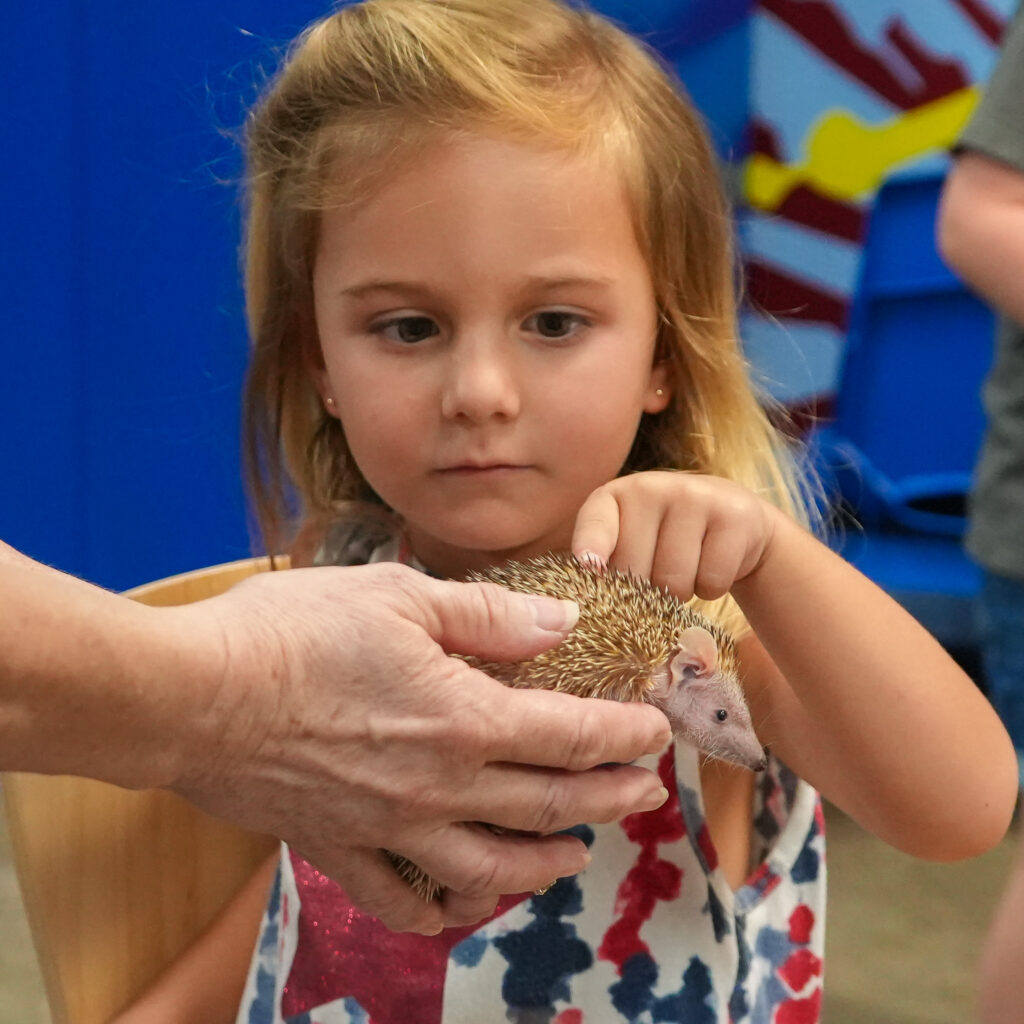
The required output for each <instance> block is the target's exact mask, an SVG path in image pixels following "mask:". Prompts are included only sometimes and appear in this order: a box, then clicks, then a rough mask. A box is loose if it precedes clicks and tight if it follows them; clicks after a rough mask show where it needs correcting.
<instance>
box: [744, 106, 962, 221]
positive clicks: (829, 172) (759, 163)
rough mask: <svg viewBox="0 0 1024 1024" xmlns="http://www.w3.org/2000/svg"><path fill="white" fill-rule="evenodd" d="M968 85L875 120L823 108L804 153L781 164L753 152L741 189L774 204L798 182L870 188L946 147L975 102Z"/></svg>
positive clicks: (834, 188)
mask: <svg viewBox="0 0 1024 1024" xmlns="http://www.w3.org/2000/svg"><path fill="white" fill-rule="evenodd" d="M979 92H980V90H979V89H978V87H977V86H969V87H967V88H965V89H960V90H958V91H957V92H954V93H950V94H949V95H948V96H943V97H942V98H941V99H937V100H933V101H932V102H931V103H924V104H922V105H921V106H920V107H916V108H915V109H913V110H908V111H907V112H906V113H904V114H901V115H900V116H898V117H895V118H893V119H892V120H890V121H886V122H884V123H882V124H879V125H869V124H865V123H864V121H862V120H860V119H859V118H856V117H854V116H853V115H852V114H850V113H849V112H847V111H845V110H833V111H829V112H827V113H826V114H825V115H824V116H823V117H822V118H821V119H820V120H819V121H818V122H816V124H815V126H814V128H813V129H812V130H811V132H810V134H809V137H808V142H807V145H806V151H807V159H806V160H805V161H804V162H803V163H801V164H783V163H779V162H778V161H777V160H773V159H772V158H771V157H769V156H765V155H764V154H762V153H755V154H754V155H753V156H752V157H751V158H750V159H749V160H748V161H747V165H746V172H745V176H744V192H745V194H746V196H747V198H748V199H749V200H750V203H751V205H753V206H755V207H757V208H759V209H762V210H774V209H776V208H777V207H778V206H779V205H781V203H782V202H783V201H784V200H785V198H786V196H788V195H789V193H790V192H792V191H793V189H794V188H796V187H797V186H798V185H802V184H806V185H809V186H810V187H811V188H813V189H814V190H815V191H817V192H820V193H822V194H823V195H827V196H832V197H834V198H836V199H840V200H844V201H849V200H857V199H860V198H862V197H863V196H865V195H866V194H868V193H870V192H873V191H874V190H875V189H876V188H877V187H878V184H879V182H881V181H882V179H883V178H884V177H885V176H886V174H887V173H888V171H889V170H890V169H891V168H893V167H895V166H896V165H897V164H902V163H906V162H908V161H910V160H912V159H913V158H915V157H918V156H921V155H922V154H924V153H927V152H929V151H931V150H936V149H948V148H949V147H950V146H951V145H952V144H953V143H954V142H955V141H956V139H957V137H958V136H959V134H960V132H961V130H962V129H963V126H964V125H965V124H966V122H967V119H968V118H969V117H970V115H971V111H972V110H973V109H974V106H975V104H976V103H977V102H978V95H979Z"/></svg>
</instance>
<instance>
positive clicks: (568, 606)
mask: <svg viewBox="0 0 1024 1024" xmlns="http://www.w3.org/2000/svg"><path fill="white" fill-rule="evenodd" d="M525 596H526V599H527V601H529V603H530V605H529V607H530V614H531V615H532V616H533V621H534V622H535V623H536V624H537V626H538V627H539V628H540V629H544V630H547V631H548V632H549V633H568V632H569V631H570V630H571V629H572V628H573V626H575V625H576V623H577V622H578V621H579V617H580V606H579V605H578V604H577V603H576V602H575V601H560V600H558V598H554V597H539V596H537V595H535V594H527V595H525Z"/></svg>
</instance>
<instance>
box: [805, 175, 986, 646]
mask: <svg viewBox="0 0 1024 1024" xmlns="http://www.w3.org/2000/svg"><path fill="white" fill-rule="evenodd" d="M944 177H945V174H944V172H943V171H923V172H922V171H917V172H914V173H905V174H901V175H899V176H897V177H893V178H891V179H889V180H888V181H886V182H885V183H884V185H883V186H882V188H881V189H880V190H879V192H878V194H877V197H876V200H875V204H874V207H873V209H872V212H871V218H870V223H869V226H868V233H867V239H866V241H865V245H864V249H863V255H862V262H861V269H860V275H859V279H858V282H857V287H856V291H855V295H854V300H853V304H852V308H851V316H850V325H849V333H848V339H847V346H846V350H845V355H844V362H843V366H842V370H841V373H840V378H839V381H838V386H837V394H836V410H835V420H834V422H833V423H830V424H828V425H827V426H824V427H821V428H818V429H817V430H816V431H815V432H814V433H813V435H812V439H811V445H812V452H813V455H814V458H815V462H816V465H817V467H818V470H819V472H820V473H821V476H822V479H823V482H824V484H825V489H826V492H827V494H828V497H829V499H830V500H831V502H832V503H834V504H839V505H843V506H845V507H846V508H847V509H849V510H851V511H852V512H853V514H854V516H855V517H856V520H857V522H858V523H859V524H860V526H861V527H862V528H863V529H858V528H857V527H856V526H850V527H848V528H847V529H845V531H843V532H842V533H841V534H840V535H839V536H838V537H837V538H836V547H837V548H839V549H840V550H841V551H842V553H843V554H844V555H845V556H846V557H847V558H849V559H850V561H852V562H853V563H854V564H855V565H857V567H858V568H860V569H861V570H862V571H863V572H864V573H865V574H866V575H867V576H869V577H871V578H872V579H873V580H875V582H877V583H878V584H879V585H881V586H882V587H884V588H885V589H886V590H888V591H889V592H890V593H892V594H893V595H894V596H896V597H897V598H898V599H899V600H900V601H901V602H902V603H903V604H904V605H905V606H906V607H907V608H908V609H910V610H911V612H913V613H914V614H915V615H917V616H918V617H919V618H920V619H921V620H922V621H923V622H924V623H925V625H926V626H928V627H929V628H930V629H932V631H933V632H934V633H935V634H936V635H937V636H938V637H939V639H940V640H943V642H945V643H947V644H948V645H949V646H970V645H972V644H973V641H974V634H973V629H972V628H971V615H970V609H969V607H968V605H969V602H970V601H971V599H972V598H973V596H974V594H975V593H976V592H977V588H978V585H979V582H980V577H979V573H978V570H977V567H976V566H974V565H973V563H972V562H971V561H970V560H969V559H968V558H967V556H966V554H965V553H964V551H963V549H962V545H961V539H962V537H963V532H964V528H965V525H966V518H965V512H966V509H965V501H966V495H967V492H968V489H969V485H970V479H971V472H972V469H973V466H974V461H975V458H976V456H977V453H978V448H979V445H980V441H981V435H982V432H983V429H984V413H983V410H982V406H981V397H980V395H981V385H982V382H983V379H984V377H985V374H986V373H987V371H988V367H989V365H990V363H991V359H992V341H993V331H994V318H993V314H992V312H991V310H990V309H989V308H988V307H987V306H986V305H985V304H984V303H982V302H981V301H980V300H979V299H978V298H977V297H976V296H974V295H973V294H972V293H970V292H969V291H968V290H967V289H966V287H965V286H964V285H963V283H962V282H961V281H960V280H959V279H958V278H956V277H955V276H954V275H953V274H952V272H951V271H950V270H949V269H948V268H947V267H946V266H945V264H943V262H942V260H941V258H940V257H939V254H938V252H937V250H936V246H935V220H936V212H937V207H938V200H939V196H940V194H941V190H942V183H943V180H944Z"/></svg>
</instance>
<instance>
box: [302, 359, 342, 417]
mask: <svg viewBox="0 0 1024 1024" xmlns="http://www.w3.org/2000/svg"><path fill="white" fill-rule="evenodd" d="M303 347H304V349H305V353H304V358H303V361H304V363H305V364H306V373H307V374H309V379H310V380H311V381H312V382H313V387H314V388H316V393H317V394H318V395H319V396H320V401H321V402H322V403H323V406H324V411H325V412H326V413H327V415H328V416H333V417H335V419H337V418H338V405H337V403H336V402H335V400H334V389H333V388H332V387H331V381H330V378H329V377H328V375H327V367H326V366H325V365H324V357H323V353H322V352H321V351H320V344H319V342H317V341H315V340H314V341H313V342H311V343H309V344H307V345H305V346H303Z"/></svg>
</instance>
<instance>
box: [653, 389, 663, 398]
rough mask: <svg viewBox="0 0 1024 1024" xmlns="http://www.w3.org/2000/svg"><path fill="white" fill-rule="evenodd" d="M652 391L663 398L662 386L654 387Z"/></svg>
mask: <svg viewBox="0 0 1024 1024" xmlns="http://www.w3.org/2000/svg"><path fill="white" fill-rule="evenodd" d="M654 393H655V394H656V395H657V396H658V397H659V398H664V397H665V389H664V388H656V389H655V392H654Z"/></svg>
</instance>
